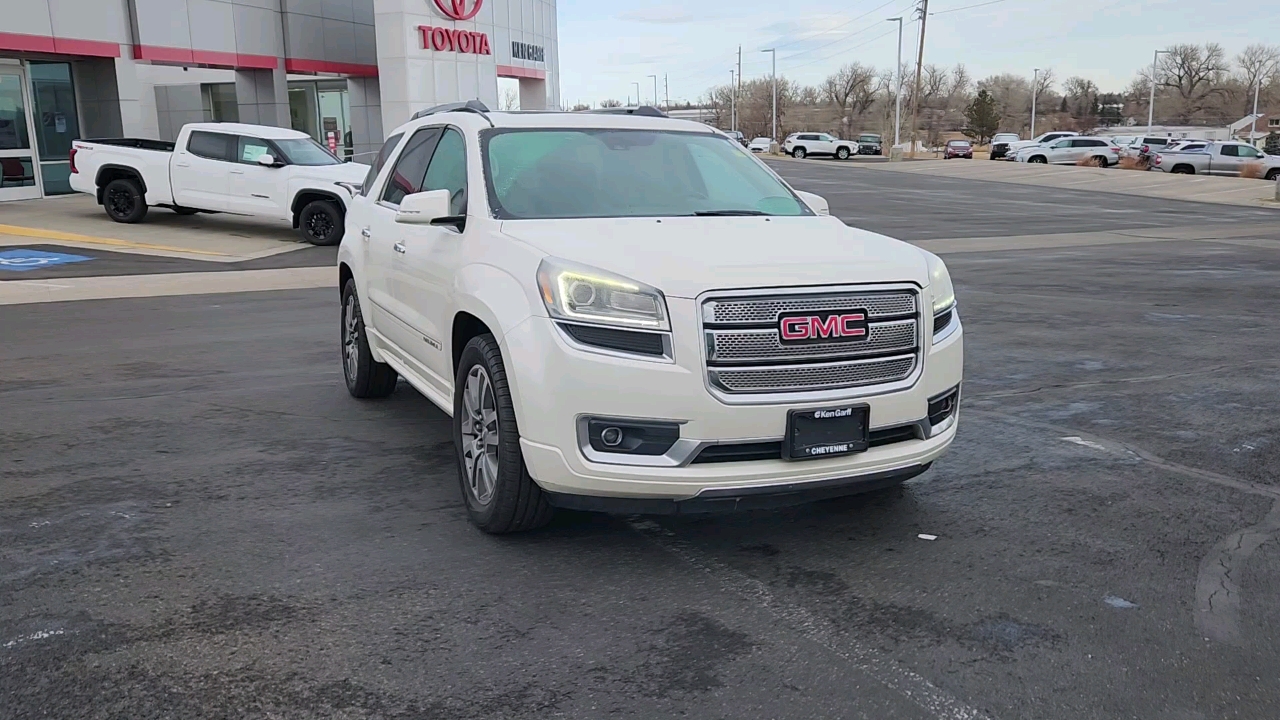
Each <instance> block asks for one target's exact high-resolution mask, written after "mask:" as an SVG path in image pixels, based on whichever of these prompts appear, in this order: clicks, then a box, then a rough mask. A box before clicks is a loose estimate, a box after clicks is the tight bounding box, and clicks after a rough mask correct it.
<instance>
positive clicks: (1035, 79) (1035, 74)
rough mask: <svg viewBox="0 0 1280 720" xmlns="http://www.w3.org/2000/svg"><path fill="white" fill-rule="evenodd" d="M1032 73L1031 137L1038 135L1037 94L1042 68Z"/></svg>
mask: <svg viewBox="0 0 1280 720" xmlns="http://www.w3.org/2000/svg"><path fill="white" fill-rule="evenodd" d="M1034 70H1035V72H1033V73H1032V74H1031V139H1033V140H1034V139H1035V137H1036V94H1037V93H1038V92H1039V90H1040V68H1034Z"/></svg>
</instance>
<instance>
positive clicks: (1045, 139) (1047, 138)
mask: <svg viewBox="0 0 1280 720" xmlns="http://www.w3.org/2000/svg"><path fill="white" fill-rule="evenodd" d="M1079 134H1080V133H1078V132H1073V131H1070V130H1055V131H1053V132H1047V133H1044V134H1043V135H1037V136H1036V137H1034V138H1032V139H1030V140H1016V141H1010V142H1009V145H1008V147H1007V148H1006V149H1005V153H1006V154H1005V159H1006V160H1016V159H1017V155H1018V153H1019V151H1021V150H1025V149H1026V148H1031V147H1035V146H1037V145H1048V144H1049V143H1052V142H1053V141H1055V140H1060V139H1062V138H1064V137H1071V136H1073V135H1079Z"/></svg>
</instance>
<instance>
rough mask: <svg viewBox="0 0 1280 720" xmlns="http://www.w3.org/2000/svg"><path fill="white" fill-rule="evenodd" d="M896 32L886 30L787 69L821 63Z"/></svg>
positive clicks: (894, 30)
mask: <svg viewBox="0 0 1280 720" xmlns="http://www.w3.org/2000/svg"><path fill="white" fill-rule="evenodd" d="M896 32H898V31H897V30H896V29H893V30H889V32H886V33H884V34H881V35H877V36H875V37H873V38H871V39H870V40H867V41H866V42H860V43H858V44H857V45H854V46H853V47H851V48H844V49H842V50H841V51H840V52H838V53H834V54H831V55H828V56H826V57H820V58H818V59H817V60H810V61H809V62H807V63H800V64H799V65H791V66H790V67H788V68H787V69H788V70H795V69H797V68H802V67H807V66H809V65H813V64H814V63H819V62H822V61H824V60H830V59H831V58H833V57H835V56H836V55H839V54H840V53H845V52H849V51H850V50H857V49H858V48H860V47H862V46H864V45H870V44H871V43H873V42H875V41H877V40H883V39H884V38H887V37H889V36H890V35H892V34H894V33H896ZM791 57H795V56H794V55H792V56H791Z"/></svg>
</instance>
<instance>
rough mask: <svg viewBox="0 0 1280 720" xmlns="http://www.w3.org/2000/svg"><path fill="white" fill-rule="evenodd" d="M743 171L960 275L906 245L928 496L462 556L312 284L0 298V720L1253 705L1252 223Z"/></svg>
mask: <svg viewBox="0 0 1280 720" xmlns="http://www.w3.org/2000/svg"><path fill="white" fill-rule="evenodd" d="M776 167H778V169H779V172H781V173H783V174H784V175H786V176H787V177H788V178H790V179H792V180H793V182H794V183H795V184H796V185H797V186H798V187H801V188H802V189H807V190H811V191H814V192H817V193H820V194H823V195H825V196H826V197H827V198H828V199H829V200H830V202H831V207H832V212H833V214H836V215H838V216H840V217H842V218H845V219H846V220H848V221H850V222H851V223H852V224H857V225H860V226H864V227H867V228H868V229H872V230H876V231H879V232H885V233H887V234H893V235H897V236H900V237H903V238H904V239H908V240H913V241H922V242H925V243H933V244H931V245H929V247H930V248H931V249H938V248H939V246H945V245H946V243H948V242H949V241H950V240H952V239H955V240H956V242H957V244H959V243H961V242H962V241H963V240H965V239H970V238H988V239H989V243H988V245H986V246H984V247H989V248H995V249H986V250H983V251H980V252H977V251H975V252H955V253H946V254H945V255H944V257H945V258H946V260H947V263H948V265H949V266H950V268H951V271H952V274H953V276H954V277H955V280H956V284H957V293H958V296H959V299H960V303H961V314H962V317H963V319H964V323H965V327H966V331H967V338H966V349H967V363H966V382H965V400H964V404H963V409H962V413H961V429H960V432H959V435H958V438H957V441H956V443H955V445H954V446H953V448H952V450H951V452H950V453H949V454H948V455H947V456H945V457H944V458H943V459H942V460H941V461H939V462H938V463H936V464H935V466H934V468H933V469H932V470H931V471H930V472H929V473H927V474H925V475H924V476H921V477H920V478H917V479H916V480H913V481H911V482H910V483H909V484H908V485H907V486H906V487H905V488H903V489H902V490H900V491H894V492H889V493H880V494H876V495H871V496H863V497H856V498H847V499H841V500H836V501H828V502H824V503H819V504H816V505H812V506H807V507H802V508H794V509H789V510H785V511H775V512H759V513H749V514H740V515H732V516H719V517H707V518H689V519H654V518H627V517H610V516H600V515H590V514H573V513H564V514H561V515H560V516H558V517H557V519H556V521H555V522H554V523H553V524H552V525H551V526H550V527H549V528H547V529H545V530H542V531H539V532H536V533H531V534H526V535H520V536H510V537H501V538H494V537H488V536H485V535H482V534H481V533H479V532H477V531H475V530H474V529H472V528H471V527H470V526H469V525H468V524H467V521H466V519H465V513H464V511H463V508H462V504H461V499H460V495H459V490H458V487H457V477H456V473H455V469H454V468H455V465H454V460H453V451H452V445H451V441H450V436H449V430H448V425H447V420H446V418H445V417H444V415H443V414H442V413H440V412H439V411H438V410H436V409H434V407H433V406H432V405H431V404H430V403H429V402H428V401H427V400H425V399H424V398H422V397H420V396H419V395H417V394H416V393H415V392H414V391H412V390H411V389H410V388H408V387H407V386H405V385H403V384H402V385H401V387H400V388H399V390H398V391H397V392H396V393H395V394H394V395H393V396H392V397H391V398H390V399H388V400H386V401H380V402H359V401H356V400H353V399H351V398H350V397H349V396H348V395H347V393H346V391H345V389H344V387H343V384H342V378H341V370H340V365H339V360H338V343H337V337H338V294H337V291H336V289H328V288H319V289H307V290H290V291H282V292H255V293H238V294H222V295H191V296H176V297H160V298H131V299H116V300H100V301H82V302H75V303H36V304H22V305H14V306H6V307H4V309H3V312H2V313H0V337H3V338H4V339H5V342H4V343H2V344H0V367H3V368H4V373H3V376H0V406H2V407H4V408H5V409H6V410H7V412H5V413H3V414H0V718H5V719H6V720H7V719H8V718H23V719H26V718H46V717H48V718H72V717H74V718H104V719H105V718H122V717H127V718H139V719H141V718H183V719H184V720H187V719H195V718H406V719H408V718H413V719H419V718H430V719H435V718H441V719H444V718H449V719H452V718H468V719H470V718H476V719H482V718H483V719H489V718H493V719H503V720H511V719H517V718H555V717H564V718H604V717H608V718H666V717H693V718H734V719H738V718H778V719H782V718H796V719H801V718H804V719H809V718H868V719H874V720H883V719H884V718H920V719H925V718H934V719H938V720H952V719H956V718H993V719H995V718H1003V719H1006V720H1008V719H1011V718H1037V719H1059V718H1060V719H1063V720H1068V719H1070V720H1079V719H1081V718H1161V719H1162V720H1207V719H1211V718H1234V717H1239V718H1264V717H1274V716H1275V708H1276V707H1278V706H1280V683H1277V682H1276V678H1277V677H1280V546H1278V545H1280V542H1278V537H1277V536H1278V535H1280V503H1278V502H1277V501H1278V500H1280V481H1278V480H1277V477H1276V474H1275V468H1276V467H1278V466H1280V465H1278V462H1280V441H1277V440H1276V438H1277V434H1278V431H1280V420H1278V419H1277V415H1276V410H1275V409H1276V408H1277V407H1280V390H1278V389H1277V388H1280V383H1278V382H1277V380H1278V379H1280V361H1278V360H1277V359H1276V358H1277V356H1280V347H1278V346H1280V341H1277V338H1278V337H1280V319H1278V318H1277V316H1276V314H1275V313H1274V312H1273V308H1274V307H1275V306H1276V305H1277V304H1278V303H1277V301H1278V300H1280V290H1278V289H1277V288H1280V252H1277V251H1278V250H1280V211H1268V210H1262V209H1257V210H1251V209H1249V210H1246V209H1241V208H1229V207H1221V206H1213V205H1203V206H1200V205H1188V204H1184V203H1173V202H1168V201H1156V200H1143V199H1140V198H1133V197H1122V196H1112V195H1104V194H1100V193H1088V192H1073V193H1068V194H1066V195H1064V194H1063V192H1062V191H1058V190H1051V189H1046V188H1036V187H1019V186H1014V185H1008V184H1001V183H975V182H972V181H969V182H964V183H959V182H958V181H950V180H947V181H945V182H944V181H943V180H942V179H936V178H929V177H927V176H916V175H897V174H888V173H876V172H875V171H872V170H865V169H859V168H857V167H845V168H829V167H824V166H822V165H818V164H804V165H800V164H795V163H791V164H784V163H778V164H777V165H776ZM913 199H914V200H913ZM1232 221H1234V222H1235V225H1236V226H1237V227H1238V228H1241V230H1240V231H1239V232H1236V233H1234V234H1233V235H1232V236H1231V237H1230V238H1226V239H1219V240H1214V241H1213V242H1205V241H1201V240H1197V239H1195V238H1196V237H1197V236H1198V235H1202V236H1205V237H1208V236H1209V235H1211V234H1212V233H1211V232H1210V230H1211V229H1212V228H1214V227H1217V226H1218V224H1219V223H1221V222H1228V223H1229V222H1232ZM1118 223H1119V224H1124V225H1123V227H1125V228H1128V229H1131V230H1152V231H1153V234H1152V238H1157V239H1149V240H1148V241H1141V242H1140V241H1138V240H1137V239H1134V240H1133V241H1132V242H1129V241H1127V240H1126V239H1125V238H1119V239H1116V240H1115V241H1112V242H1109V243H1103V244H1079V243H1075V242H1073V240H1072V239H1071V237H1061V238H1059V239H1058V240H1055V241H1054V242H1053V243H1051V244H1049V246H1046V247H1038V248H1035V249H1020V248H1021V247H1022V245H1021V243H1023V242H1024V241H1023V240H1021V239H1018V240H1016V241H1014V240H1010V241H1008V242H1007V243H1005V244H1004V245H1002V242H1003V241H1002V238H1023V237H1025V236H1027V235H1032V234H1041V235H1045V236H1062V235H1073V234H1083V235H1088V236H1089V237H1095V234H1096V233H1097V232H1099V231H1103V230H1110V229H1116V227H1117V224H1118ZM1162 229H1163V230H1169V231H1170V232H1171V233H1172V232H1173V231H1176V233H1178V234H1177V235H1176V236H1171V237H1163V238H1158V236H1159V233H1155V232H1154V231H1156V230H1162ZM1091 233H1093V234H1091ZM1166 234H1168V233H1166ZM957 246H959V245H957ZM294 254H296V253H294ZM91 264H92V263H81V265H86V266H88V265H91ZM80 271H81V270H79V269H76V270H75V272H80ZM49 272H50V273H52V274H51V277H53V276H56V273H53V271H52V270H50V271H49ZM68 272H71V270H68ZM166 272H168V271H167V270H166ZM0 282H2V279H0ZM920 534H928V535H932V536H936V539H935V540H923V539H920V538H919V537H918V536H919V535H920Z"/></svg>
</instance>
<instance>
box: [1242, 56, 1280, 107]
mask: <svg viewBox="0 0 1280 720" xmlns="http://www.w3.org/2000/svg"><path fill="white" fill-rule="evenodd" d="M1235 62H1236V67H1238V68H1240V72H1239V73H1237V74H1236V77H1235V80H1236V81H1237V82H1238V83H1239V84H1240V86H1241V87H1240V91H1241V92H1240V94H1241V95H1243V96H1244V97H1243V100H1244V103H1243V104H1244V108H1243V114H1246V115H1247V114H1249V113H1251V112H1253V91H1254V88H1255V87H1257V86H1258V85H1259V84H1261V85H1262V86H1263V88H1264V89H1270V86H1271V85H1273V84H1276V83H1277V82H1280V47H1277V46H1275V45H1263V44H1261V43H1255V44H1253V45H1250V46H1248V47H1246V48H1245V49H1244V50H1241V51H1240V54H1239V55H1237V56H1236V60H1235ZM1268 94H1269V93H1268ZM1267 100H1270V98H1269V97H1268V98H1264V99H1263V101H1264V102H1266V101H1267Z"/></svg>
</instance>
